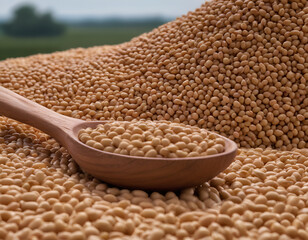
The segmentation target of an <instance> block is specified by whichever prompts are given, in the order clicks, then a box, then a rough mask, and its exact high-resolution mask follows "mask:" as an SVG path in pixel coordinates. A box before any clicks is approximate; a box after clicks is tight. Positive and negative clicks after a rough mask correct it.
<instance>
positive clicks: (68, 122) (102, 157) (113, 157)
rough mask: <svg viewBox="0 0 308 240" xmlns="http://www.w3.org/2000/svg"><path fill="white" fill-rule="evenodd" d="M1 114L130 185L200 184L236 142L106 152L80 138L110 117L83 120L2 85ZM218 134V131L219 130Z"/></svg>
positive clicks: (230, 155) (86, 166)
mask: <svg viewBox="0 0 308 240" xmlns="http://www.w3.org/2000/svg"><path fill="white" fill-rule="evenodd" d="M0 114H3V115H4V116H7V117H10V118H13V119H15V120H18V121H20V122H23V123H26V124H29V125H31V126H34V127H36V128H38V129H40V130H42V131H43V132H45V133H47V134H49V135H50V136H52V137H54V138H55V139H56V140H57V141H59V142H60V143H61V144H62V145H63V146H65V147H66V148H67V150H68V152H69V153H70V154H71V156H72V157H73V159H74V160H75V161H76V162H77V163H78V164H79V166H80V167H81V168H82V169H83V170H84V171H85V172H87V173H89V174H91V175H92V176H94V177H96V178H98V179H101V180H103V181H106V182H108V183H111V184H115V185H118V186H122V187H128V188H142V189H151V190H175V189H179V188H184V187H192V186H196V185H200V184H202V183H204V182H205V181H208V180H210V179H211V178H213V177H215V176H216V175H217V174H218V173H220V172H221V171H223V170H224V169H226V168H227V167H228V166H229V164H230V163H231V162H232V161H233V159H234V157H235V155H236V152H237V146H236V144H235V143H234V142H233V141H231V140H229V139H227V138H225V137H222V136H220V137H222V138H224V139H225V152H223V153H220V154H216V155H210V156H202V157H193V158H147V157H135V156H128V155H120V154H115V153H109V152H104V151H101V150H98V149H95V148H92V147H90V146H87V145H85V144H84V143H82V142H81V141H79V139H78V132H79V131H80V130H81V129H84V128H87V127H91V128H95V127H96V126H97V125H98V124H104V123H106V122H108V121H93V122H91V121H82V120H80V119H75V118H70V117H67V116H64V115H61V114H58V113H56V112H54V111H52V110H50V109H47V108H45V107H43V106H41V105H39V104H38V103H35V102H33V101H31V100H29V99H26V98H24V97H22V96H20V95H18V94H16V93H14V92H12V91H10V90H8V89H6V88H3V87H0ZM217 135H218V134H217Z"/></svg>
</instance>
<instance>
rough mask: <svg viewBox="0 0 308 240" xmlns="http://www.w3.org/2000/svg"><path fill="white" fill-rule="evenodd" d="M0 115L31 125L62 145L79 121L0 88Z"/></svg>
mask: <svg viewBox="0 0 308 240" xmlns="http://www.w3.org/2000/svg"><path fill="white" fill-rule="evenodd" d="M0 114H2V115H4V116H6V117H9V118H12V119H15V120H17V121H19V122H22V123H26V124H28V125H31V126H33V127H35V128H37V129H39V130H41V131H43V132H45V133H47V134H48V135H50V136H52V137H54V138H56V139H57V140H58V141H60V142H61V143H62V141H63V137H64V136H63V135H65V133H67V132H68V131H70V130H71V129H72V127H73V126H74V123H76V122H80V121H81V120H79V119H74V118H70V117H66V116H64V115H61V114H59V113H56V112H54V111H52V110H50V109H48V108H45V107H43V106H41V105H40V104H38V103H36V102H33V101H31V100H29V99H27V98H25V97H22V96H21V95H18V94H17V93H14V92H12V91H10V90H8V89H6V88H4V87H1V86H0Z"/></svg>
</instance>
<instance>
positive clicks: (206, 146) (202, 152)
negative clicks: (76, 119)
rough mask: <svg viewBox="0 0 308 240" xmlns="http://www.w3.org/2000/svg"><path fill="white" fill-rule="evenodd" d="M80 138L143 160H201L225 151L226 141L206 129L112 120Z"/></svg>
mask: <svg viewBox="0 0 308 240" xmlns="http://www.w3.org/2000/svg"><path fill="white" fill-rule="evenodd" d="M78 135H79V139H80V140H81V141H82V142H83V143H85V144H87V145H88V146H90V147H93V148H96V149H99V150H102V151H105V152H112V153H117V154H122V155H131V156H139V157H160V158H161V157H164V158H182V157H198V156H207V155H213V154H217V153H222V152H224V150H225V140H224V139H223V138H221V137H218V136H217V135H215V134H213V133H210V132H208V131H206V130H205V129H200V128H198V127H191V126H189V125H184V124H179V123H172V122H168V121H155V122H153V121H131V122H128V121H112V122H110V123H109V122H108V123H105V124H100V125H98V126H97V127H96V128H95V129H92V128H86V129H82V130H80V132H79V134H78Z"/></svg>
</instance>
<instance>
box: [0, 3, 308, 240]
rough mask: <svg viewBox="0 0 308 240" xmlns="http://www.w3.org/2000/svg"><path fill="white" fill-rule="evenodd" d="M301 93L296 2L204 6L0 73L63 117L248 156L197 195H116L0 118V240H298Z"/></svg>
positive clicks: (304, 36) (303, 64)
mask: <svg viewBox="0 0 308 240" xmlns="http://www.w3.org/2000/svg"><path fill="white" fill-rule="evenodd" d="M307 80H308V3H307V1H306V0H297V1H287V0H279V1H274V0H257V1H253V0H236V1H230V0H229V1H227V0H216V1H210V2H206V3H205V4H204V5H203V6H202V7H200V8H199V9H197V10H196V11H194V12H190V13H188V14H187V15H186V16H183V17H181V18H179V19H177V20H175V21H173V22H170V23H168V24H166V25H163V26H161V27H159V28H158V29H155V30H153V31H152V32H150V33H148V34H144V35H141V36H140V37H137V38H135V39H133V40H132V41H130V42H128V43H124V44H122V45H117V46H105V47H95V48H90V49H73V50H69V51H65V52H59V53H54V54H49V55H36V56H32V57H28V58H19V59H9V60H6V61H2V62H0V85H1V86H4V87H7V88H8V89H11V90H13V91H15V92H17V93H19V94H21V95H23V96H25V97H27V98H29V99H31V100H33V101H36V102H38V103H40V104H42V105H43V106H45V107H47V108H50V109H53V110H54V111H57V112H59V113H62V114H64V115H68V116H71V117H75V118H81V119H93V120H98V119H101V120H104V119H115V120H126V121H131V120H132V119H135V118H137V119H147V120H169V121H172V122H176V123H184V124H188V125H193V126H198V127H201V128H206V129H209V130H213V131H217V132H219V133H221V134H223V135H225V136H228V137H229V138H230V139H233V140H235V141H236V142H237V143H238V144H239V145H240V146H241V147H246V148H247V149H241V150H240V153H239V155H238V156H237V158H236V160H235V162H234V163H232V164H231V166H230V167H229V168H228V169H227V170H225V171H224V172H223V173H221V174H220V175H219V176H218V177H216V178H214V179H213V180H212V181H210V182H209V183H205V184H204V185H203V186H200V187H197V188H196V189H185V190H183V191H182V192H179V193H174V192H167V193H158V192H144V191H140V190H127V189H119V188H116V187H111V186H108V185H106V184H104V183H100V182H99V181H97V180H95V179H92V178H91V177H90V176H87V175H86V174H84V173H82V172H81V171H80V170H79V169H78V167H77V165H76V163H75V162H74V161H73V159H71V157H70V155H69V154H68V153H67V151H66V150H65V149H64V148H63V147H61V146H59V144H58V143H57V142H56V141H55V140H53V139H51V138H49V137H48V136H47V135H45V134H43V133H41V132H39V131H37V130H35V129H33V128H30V127H28V126H26V125H23V124H20V123H17V122H15V121H12V120H9V119H7V118H5V117H1V118H0V152H1V156H0V166H1V167H0V219H1V222H0V238H5V236H6V239H16V238H17V237H19V238H20V239H27V238H29V239H45V240H48V239H74V240H78V239H87V238H88V239H90V240H94V239H100V238H103V239H107V238H119V239H124V238H125V236H126V237H127V238H131V237H132V236H134V237H136V238H140V239H161V238H166V239H181V238H185V239H192V238H201V237H205V236H211V237H212V238H213V239H232V238H240V237H248V238H250V239H256V238H257V237H258V238H260V239H271V240H272V239H290V238H298V239H308V232H307V224H308V217H307V216H308V214H307V213H308V201H307V199H308V150H307V148H308V98H307V93H308V92H307V91H308V88H307ZM266 147H268V148H267V149H265V148H266ZM272 148H277V149H279V150H274V149H272ZM294 148H297V149H294ZM292 149H293V150H292Z"/></svg>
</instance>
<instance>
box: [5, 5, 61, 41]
mask: <svg viewBox="0 0 308 240" xmlns="http://www.w3.org/2000/svg"><path fill="white" fill-rule="evenodd" d="M2 29H3V32H4V33H6V34H7V35H9V36H14V37H39V36H58V35H61V34H63V33H64V31H65V25H63V24H61V23H57V22H55V20H54V19H53V17H52V15H51V13H44V14H39V13H37V12H36V10H35V8H34V7H33V6H31V5H23V6H21V7H19V8H18V9H16V10H15V12H14V18H13V19H12V20H11V21H10V22H8V23H4V24H3V25H2Z"/></svg>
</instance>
